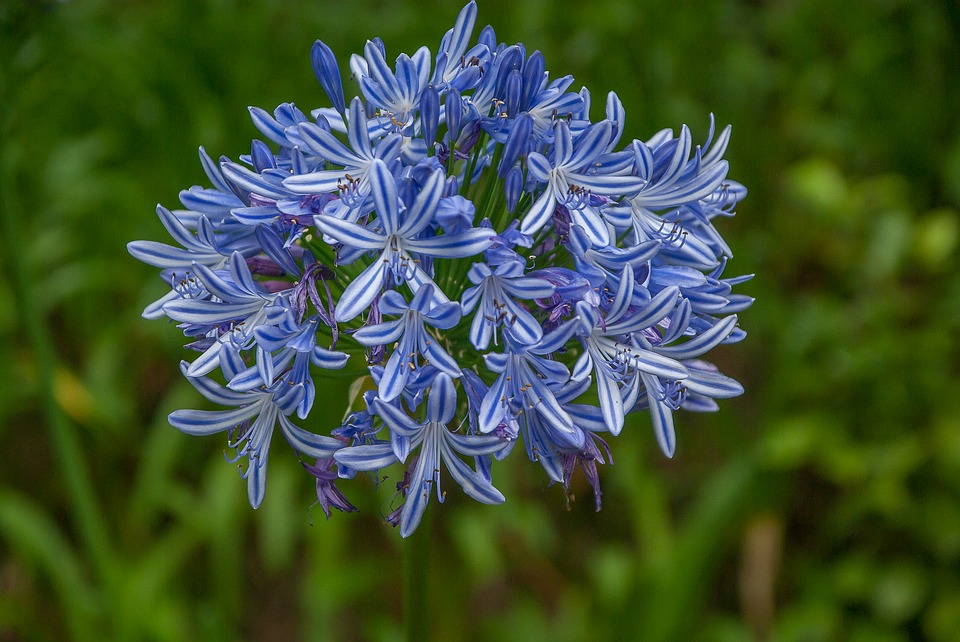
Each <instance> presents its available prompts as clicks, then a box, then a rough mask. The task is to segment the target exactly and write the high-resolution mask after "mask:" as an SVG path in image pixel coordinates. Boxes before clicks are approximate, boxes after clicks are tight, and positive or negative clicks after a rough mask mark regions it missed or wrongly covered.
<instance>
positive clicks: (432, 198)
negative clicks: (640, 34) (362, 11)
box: [128, 2, 753, 537]
mask: <svg viewBox="0 0 960 642" xmlns="http://www.w3.org/2000/svg"><path fill="white" fill-rule="evenodd" d="M476 20H477V6H476V3H475V2H470V3H468V4H467V5H466V6H465V7H464V8H463V9H462V10H461V11H460V13H459V15H458V17H457V20H456V22H455V24H454V26H453V27H452V28H451V29H450V30H449V31H448V32H447V33H446V34H445V35H444V36H443V38H442V40H441V42H440V45H439V47H438V49H437V52H436V54H435V55H433V54H431V52H430V50H429V49H428V48H426V47H421V48H420V49H418V50H416V51H415V52H414V53H412V54H409V55H408V54H403V53H401V54H399V55H398V56H397V57H396V58H395V59H393V60H391V59H389V58H388V57H387V54H386V47H385V46H384V44H383V43H382V42H381V41H380V40H379V39H372V40H370V41H368V42H367V44H366V45H365V47H364V49H363V52H362V55H355V56H353V57H352V58H351V62H350V72H351V73H350V75H351V76H352V78H353V79H355V80H356V82H357V87H356V89H357V92H355V93H356V95H354V96H350V94H349V93H347V92H346V91H345V86H344V83H343V76H342V74H341V70H340V68H339V67H338V65H337V60H336V57H335V56H334V53H333V51H332V50H331V49H330V47H328V46H327V45H326V44H324V43H323V42H322V41H319V40H318V41H317V42H316V43H315V44H314V45H313V48H312V50H311V54H310V59H311V63H312V66H313V70H314V73H315V75H316V77H317V80H318V81H319V83H320V86H321V87H322V88H323V90H324V92H325V93H326V94H327V96H328V97H329V100H330V106H327V107H320V108H317V109H314V110H312V111H309V112H304V111H302V110H301V109H299V108H297V107H296V106H295V105H293V104H290V103H284V104H281V105H280V106H278V107H277V108H276V109H275V110H274V111H273V112H272V114H271V113H269V112H267V111H265V110H263V109H260V108H251V109H250V115H251V118H252V120H253V124H254V126H255V127H256V128H257V129H258V130H259V132H260V133H261V134H262V135H263V137H264V138H265V140H266V141H267V142H264V141H261V140H255V141H253V142H252V144H251V146H250V151H249V154H245V155H242V156H240V157H239V159H238V160H237V161H233V160H230V159H227V158H221V160H220V161H219V162H214V161H213V160H212V159H211V158H210V156H208V155H207V153H206V152H205V151H204V150H203V149H202V148H201V150H200V161H201V165H202V166H203V169H204V171H205V173H206V175H207V178H208V179H209V181H210V183H211V184H212V187H211V188H203V187H193V188H191V189H189V190H184V191H183V192H181V193H180V200H181V203H182V205H183V206H184V208H186V209H178V210H169V209H166V208H163V207H158V209H157V213H158V215H159V216H160V220H161V222H162V224H163V226H164V228H165V229H166V230H167V232H168V233H169V235H170V237H171V238H172V239H173V240H174V242H175V245H168V244H165V243H159V242H154V241H135V242H132V243H130V244H129V245H128V248H129V251H130V253H131V254H132V255H133V256H134V257H136V258H137V259H139V260H142V261H144V262H146V263H149V264H151V265H153V266H155V267H157V268H159V269H160V270H161V276H162V277H163V278H164V280H165V281H166V282H167V283H168V284H169V285H170V291H169V292H168V293H167V294H165V295H163V296H162V297H161V298H160V299H158V300H157V301H155V302H154V303H152V304H150V305H149V306H148V307H147V309H146V310H144V316H145V317H147V318H151V319H155V318H161V317H167V318H169V319H172V320H173V321H175V322H177V323H178V324H179V326H178V327H179V328H180V329H181V330H182V331H183V333H184V335H185V336H186V337H187V339H188V341H187V346H188V347H189V348H191V349H193V350H195V351H197V352H199V356H198V357H197V358H196V359H194V360H193V361H192V362H191V363H187V362H183V364H182V366H181V371H182V373H183V374H184V376H186V377H187V378H188V379H189V380H190V382H191V383H192V384H193V385H194V386H195V387H196V388H197V389H198V390H199V391H200V392H201V394H202V395H203V396H204V397H206V398H207V399H208V400H209V401H210V402H212V403H214V404H216V405H218V406H220V407H226V408H227V409H220V410H177V411H175V412H173V413H172V414H171V415H170V422H171V423H172V424H173V425H174V426H175V427H177V428H179V429H180V430H182V431H184V432H186V433H189V434H197V435H207V434H212V433H216V432H227V433H228V435H229V440H228V443H229V445H230V446H231V448H233V449H235V451H236V459H237V460H241V459H245V460H246V464H247V465H246V467H245V468H244V467H241V470H242V475H243V476H244V477H245V478H246V479H247V481H248V494H249V499H250V503H251V504H252V505H253V506H254V507H256V506H259V505H260V503H261V501H263V498H264V494H265V489H266V486H265V474H266V462H267V453H268V449H269V446H270V443H271V439H272V436H273V433H274V432H275V430H276V428H277V427H278V426H279V429H280V434H281V435H282V436H283V437H284V439H285V441H286V442H287V443H288V444H290V445H291V446H292V447H293V449H294V450H295V451H296V452H297V453H298V456H306V457H308V458H309V459H310V460H311V461H313V462H314V463H307V462H303V465H304V468H305V469H306V471H307V472H308V473H309V474H310V475H311V476H312V477H313V478H314V479H315V482H316V486H317V501H318V503H319V504H320V506H321V508H322V509H323V511H324V514H325V515H326V516H327V517H328V518H329V516H330V514H331V509H336V510H338V511H342V512H352V511H354V510H356V509H355V507H354V506H353V505H352V504H351V503H350V502H349V501H347V499H346V498H345V496H344V495H343V494H342V493H341V491H340V489H339V488H338V487H337V486H336V484H337V482H338V481H340V480H348V479H351V478H353V477H355V476H356V475H357V473H358V472H360V471H364V472H367V471H369V472H371V473H373V474H374V478H375V479H378V480H379V479H382V478H383V477H382V476H380V474H379V471H381V470H382V469H385V468H388V467H391V466H394V465H403V466H405V470H404V473H403V475H402V476H399V475H398V477H400V478H401V479H402V481H401V482H399V483H398V496H400V497H402V498H403V504H402V505H401V506H399V507H398V508H397V509H396V510H395V511H394V512H392V513H391V514H390V515H389V516H388V517H387V521H388V522H389V523H392V524H395V525H398V526H399V530H400V534H401V535H402V536H403V537H406V536H408V535H410V534H411V533H412V532H413V531H414V530H415V529H416V527H417V525H418V524H419V523H420V520H421V518H422V516H423V514H424V511H425V510H426V508H427V505H428V503H429V496H430V493H431V491H433V490H434V489H436V492H437V497H438V500H439V501H441V502H442V501H443V500H444V497H445V495H444V493H443V491H442V490H441V489H440V474H441V470H442V469H445V470H446V471H447V472H448V473H449V474H450V476H451V477H452V478H453V479H454V481H455V482H456V483H457V484H458V485H459V486H460V487H461V488H462V489H463V490H464V492H465V493H466V495H467V496H468V497H470V498H472V499H475V500H477V501H479V502H482V503H487V504H496V503H500V502H502V501H504V497H503V495H502V494H501V493H500V491H499V490H497V489H496V487H495V486H494V485H493V475H494V472H495V465H496V462H499V461H502V460H504V459H506V458H508V457H509V455H510V454H511V453H513V452H518V451H524V452H526V454H527V456H528V458H529V459H531V460H532V461H535V462H537V463H539V464H540V465H541V466H542V467H543V469H544V471H545V472H546V474H547V476H548V477H549V479H550V481H551V483H557V484H560V485H561V486H562V487H563V488H565V489H569V488H570V483H571V478H572V476H573V475H574V474H580V473H576V471H578V470H579V471H582V474H584V475H585V476H586V479H587V482H588V483H589V484H590V486H591V488H592V489H593V492H594V498H595V503H596V507H597V508H598V509H599V507H600V497H601V490H600V477H599V471H598V468H597V465H598V464H603V463H605V462H609V463H612V456H611V452H612V450H613V449H615V448H616V444H614V443H612V442H611V444H610V445H608V440H607V439H605V438H604V437H602V436H601V435H602V434H603V433H607V434H608V435H609V436H610V437H616V436H617V435H618V434H619V433H620V432H621V431H623V430H627V429H633V427H632V426H631V423H630V420H629V419H628V418H629V417H630V416H631V414H634V413H645V414H648V415H649V416H650V422H651V425H652V427H653V430H654V434H655V438H656V441H657V443H658V444H659V446H660V448H661V450H662V451H663V452H664V453H665V454H666V455H667V456H673V455H674V453H675V452H676V449H677V447H678V446H677V442H678V436H677V433H676V429H675V425H674V421H675V417H674V415H675V413H676V412H677V411H679V410H692V411H698V412H703V411H715V410H717V409H718V407H719V406H718V404H717V402H716V400H718V399H723V398H728V397H733V396H736V395H738V394H741V393H742V392H743V388H742V387H741V386H740V384H739V383H737V382H736V381H734V380H733V379H731V378H729V377H726V376H725V375H723V374H721V373H720V372H719V371H718V370H717V368H716V367H715V366H713V365H712V364H710V363H709V362H708V361H706V360H705V358H706V357H707V354H708V353H709V352H710V351H711V350H712V349H713V348H714V347H716V346H717V345H719V344H722V343H728V344H729V343H736V342H737V341H740V340H742V339H743V338H744V337H745V333H744V332H743V330H741V329H740V328H739V326H738V325H737V324H738V315H739V314H740V313H741V312H743V311H744V310H746V309H747V308H748V307H749V306H750V305H751V304H752V302H753V299H752V298H750V297H748V296H745V295H743V294H737V293H734V292H733V289H734V288H735V287H736V286H738V285H740V284H741V283H743V282H744V281H746V280H748V279H749V278H750V277H749V276H739V277H727V276H724V271H725V269H726V268H727V266H728V264H729V260H730V258H731V254H732V253H731V250H730V247H729V246H728V245H727V243H726V242H725V241H724V240H723V238H722V236H721V235H720V232H719V230H718V229H717V226H716V225H715V224H716V223H718V222H719V221H720V220H722V219H724V218H726V217H729V216H732V215H733V214H734V211H735V207H736V204H737V203H738V202H739V201H740V200H741V199H742V198H743V197H744V196H745V194H746V190H745V188H744V187H743V186H742V185H740V184H739V183H737V182H735V181H732V180H730V179H729V178H727V173H728V170H729V166H728V163H727V161H725V160H724V159H723V154H724V151H725V149H726V147H727V145H728V143H729V141H730V128H729V127H726V128H724V129H722V130H721V131H720V133H719V134H718V135H716V136H715V123H714V121H713V117H712V116H711V119H710V129H709V133H708V135H707V139H706V141H705V142H704V143H703V144H702V145H699V146H697V145H694V143H693V137H692V135H691V133H690V131H689V129H688V128H687V127H686V126H683V127H682V128H681V129H680V130H679V134H677V135H674V132H673V131H672V130H669V129H665V130H662V131H660V132H658V133H656V134H654V135H653V136H652V137H650V138H649V139H648V140H646V141H640V140H631V141H629V142H624V140H625V135H626V131H625V128H624V124H625V122H626V109H625V108H624V105H623V104H622V102H621V101H620V99H619V98H618V97H617V96H616V94H614V93H612V92H611V93H610V94H609V95H608V96H607V98H606V101H605V108H604V117H603V118H601V119H600V120H597V121H592V120H591V118H590V106H591V102H592V100H591V95H590V92H589V91H588V90H587V89H585V88H584V89H581V90H580V91H579V92H576V93H575V92H572V91H570V87H571V86H572V83H573V78H572V77H570V76H557V77H551V75H550V73H549V72H548V71H547V66H546V61H545V59H544V57H543V55H542V54H541V53H540V52H538V51H534V52H533V53H531V54H530V55H529V56H528V55H527V54H526V48H525V47H524V46H523V45H522V44H515V45H507V44H505V43H500V42H498V41H497V39H496V35H495V33H494V31H493V29H492V28H490V27H487V28H486V29H483V30H482V31H481V32H480V33H479V35H478V37H477V38H476V40H474V39H473V32H474V27H475V24H476ZM551 78H552V79H551ZM364 356H365V358H364ZM332 371H340V372H342V373H344V374H346V375H347V376H351V377H353V378H354V387H353V388H352V391H353V392H352V394H351V396H350V398H349V402H348V403H347V404H346V407H345V408H343V410H344V419H343V420H342V421H341V422H340V423H339V424H338V423H337V422H336V421H330V420H329V419H328V417H329V414H330V413H329V403H330V400H329V399H324V402H325V403H324V404H323V405H325V406H327V407H325V408H324V412H323V413H320V414H321V415H322V416H320V417H318V416H317V414H318V413H317V412H316V407H317V406H319V405H321V404H320V403H319V402H318V399H319V396H318V394H317V389H318V386H317V384H316V380H317V377H324V376H327V375H328V374H330V373H331V372H332ZM294 414H296V415H297V417H299V420H301V421H305V422H309V425H310V427H311V428H310V429H309V430H308V429H306V428H301V427H299V426H298V425H296V424H294V423H293V420H291V417H292V416H293V415H294ZM326 431H329V432H330V434H331V435H332V436H330V437H327V436H323V435H321V434H319V433H323V432H326ZM520 442H522V443H523V448H516V446H517V444H518V443H520ZM471 458H472V464H473V465H472V466H471V465H470V464H469V463H468V462H469V461H470V459H471Z"/></svg>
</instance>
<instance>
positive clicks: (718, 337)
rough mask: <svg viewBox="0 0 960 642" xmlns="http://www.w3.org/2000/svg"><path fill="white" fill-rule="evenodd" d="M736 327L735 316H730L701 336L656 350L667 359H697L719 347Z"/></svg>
mask: <svg viewBox="0 0 960 642" xmlns="http://www.w3.org/2000/svg"><path fill="white" fill-rule="evenodd" d="M736 325H737V316H736V315H731V316H729V317H726V318H724V319H723V320H722V321H720V322H719V323H717V324H716V325H714V326H713V327H712V328H710V329H709V330H707V331H706V332H704V333H703V334H700V335H698V336H695V337H693V338H692V339H688V340H687V341H685V342H683V343H681V344H679V345H675V346H660V347H658V348H657V352H659V353H660V354H663V355H666V356H668V357H673V358H674V359H692V358H693V357H698V356H700V355H702V354H703V353H705V352H707V351H709V350H712V349H713V348H714V347H715V346H717V345H719V344H720V343H721V342H722V341H723V340H724V339H726V338H727V336H728V335H729V334H730V333H731V332H733V329H734V327H735V326H736Z"/></svg>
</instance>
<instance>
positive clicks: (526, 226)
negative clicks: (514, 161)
mask: <svg viewBox="0 0 960 642" xmlns="http://www.w3.org/2000/svg"><path fill="white" fill-rule="evenodd" d="M531 156H532V154H531ZM528 160H529V158H528ZM556 207H557V197H556V194H554V193H553V188H552V186H550V185H547V188H546V189H545V190H544V191H543V194H541V195H540V198H538V199H537V201H536V202H535V203H534V204H533V205H532V206H531V207H530V209H529V210H528V211H527V213H526V215H525V216H524V217H523V221H522V223H521V225H520V231H521V232H522V233H524V234H530V235H533V234H536V233H537V232H539V231H540V228H542V227H543V226H544V225H546V224H547V221H549V220H550V217H551V216H553V210H554V209H556Z"/></svg>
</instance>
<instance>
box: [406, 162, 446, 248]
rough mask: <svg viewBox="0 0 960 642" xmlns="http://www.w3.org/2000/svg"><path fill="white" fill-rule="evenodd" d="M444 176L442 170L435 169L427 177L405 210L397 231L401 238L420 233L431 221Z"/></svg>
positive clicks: (441, 192)
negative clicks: (414, 198)
mask: <svg viewBox="0 0 960 642" xmlns="http://www.w3.org/2000/svg"><path fill="white" fill-rule="evenodd" d="M444 180H445V176H444V174H443V171H442V170H437V171H435V172H433V173H432V174H430V177H429V178H427V180H426V182H425V184H424V186H423V189H422V190H421V191H420V193H419V194H417V198H416V200H414V202H413V205H412V206H411V207H410V209H409V210H407V213H406V217H405V219H404V221H403V225H401V226H400V227H399V229H398V230H397V233H398V234H399V235H400V236H401V237H403V238H412V237H415V236H417V235H418V234H420V232H422V231H423V230H424V229H425V228H426V227H427V226H428V225H430V224H431V223H433V219H434V214H435V213H436V211H437V205H438V204H439V203H440V198H441V197H442V196H443V186H444Z"/></svg>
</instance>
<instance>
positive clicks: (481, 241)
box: [403, 227, 495, 259]
mask: <svg viewBox="0 0 960 642" xmlns="http://www.w3.org/2000/svg"><path fill="white" fill-rule="evenodd" d="M494 234H495V233H494V232H493V230H489V229H485V228H479V227H475V228H471V229H469V230H466V231H464V232H461V233H460V234H441V235H440V236H433V237H430V238H426V239H416V240H404V242H403V245H404V248H406V249H408V250H410V251H413V252H416V253H418V254H423V255H425V256H432V257H435V258H442V259H458V258H467V257H470V256H474V255H476V254H479V253H480V252H483V251H484V250H486V249H487V248H488V247H490V245H491V244H492V239H493V237H494Z"/></svg>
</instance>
